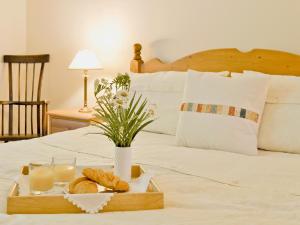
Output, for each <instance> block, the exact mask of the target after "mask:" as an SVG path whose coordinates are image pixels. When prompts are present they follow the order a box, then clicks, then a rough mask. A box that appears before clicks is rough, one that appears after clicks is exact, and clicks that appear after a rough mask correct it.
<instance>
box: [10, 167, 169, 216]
mask: <svg viewBox="0 0 300 225" xmlns="http://www.w3.org/2000/svg"><path fill="white" fill-rule="evenodd" d="M79 166H82V167H88V166H86V165H79ZM91 166H92V167H96V166H97V165H91ZM101 166H111V165H108V164H105V165H98V167H101ZM132 170H138V171H139V172H138V173H139V175H138V176H136V177H139V176H140V174H142V173H145V170H144V168H143V167H142V166H141V165H139V164H134V165H132ZM26 172H27V173H26ZM21 173H22V174H24V175H27V174H28V166H23V167H22V168H21ZM149 188H150V191H147V192H145V193H133V192H131V193H130V192H129V193H128V192H125V193H115V194H114V196H113V198H116V199H118V198H124V197H125V198H132V199H138V198H141V199H142V198H153V199H155V200H156V201H157V206H153V207H148V208H147V207H146V204H143V205H144V207H142V206H141V207H137V208H138V209H129V210H124V209H121V210H118V209H116V210H114V209H113V208H112V209H108V210H106V208H107V207H108V206H109V205H110V204H109V203H108V205H107V207H106V208H105V207H104V208H103V210H100V212H111V211H136V210H148V209H162V208H164V193H163V192H162V191H161V190H160V188H159V186H158V185H157V183H156V182H155V181H154V179H153V178H151V180H150V183H149ZM17 192H18V183H17V182H14V183H13V184H12V186H11V187H10V189H9V192H8V195H7V210H6V212H7V214H21V213H18V212H16V210H15V209H14V208H12V206H11V202H14V201H19V200H20V201H27V200H28V201H30V200H40V201H41V200H45V199H49V198H52V199H56V200H59V201H68V200H66V199H64V196H63V194H55V195H41V196H34V195H27V196H18V195H17V194H18V193H17ZM74 207H76V206H74ZM76 208H77V207H76ZM79 211H81V213H83V211H82V210H80V209H79ZM47 213H49V212H47ZM50 213H51V212H50ZM61 213H63V212H61ZM65 213H70V212H65ZM71 213H80V212H71ZM22 214H44V213H40V212H37V213H24V212H23V211H22ZM54 214H59V213H55V212H54Z"/></svg>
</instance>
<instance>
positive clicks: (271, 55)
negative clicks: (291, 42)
mask: <svg viewBox="0 0 300 225" xmlns="http://www.w3.org/2000/svg"><path fill="white" fill-rule="evenodd" d="M133 48H134V58H133V60H132V61H131V64H130V70H131V72H136V73H150V72H158V71H186V70H188V69H193V70H198V71H211V72H220V71H230V72H243V70H252V71H259V72H262V73H267V74H274V75H276V74H281V75H295V76H300V55H296V54H292V53H288V52H283V51H276V50H267V49H254V50H252V51H249V52H241V51H239V50H238V49H235V48H227V49H214V50H208V51H202V52H197V53H194V54H192V55H188V56H186V57H184V58H181V59H179V60H177V61H175V62H171V63H164V62H162V61H161V60H160V59H158V58H154V59H151V60H150V61H147V62H144V61H143V59H142V57H141V50H142V45H141V44H138V43H137V44H134V46H133Z"/></svg>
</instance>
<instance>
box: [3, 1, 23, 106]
mask: <svg viewBox="0 0 300 225" xmlns="http://www.w3.org/2000/svg"><path fill="white" fill-rule="evenodd" d="M25 51H26V0H0V99H2V100H3V99H5V98H6V97H7V73H6V72H7V68H5V67H4V66H3V60H2V59H3V58H2V57H3V55H5V54H24V53H25ZM6 100H7V99H6Z"/></svg>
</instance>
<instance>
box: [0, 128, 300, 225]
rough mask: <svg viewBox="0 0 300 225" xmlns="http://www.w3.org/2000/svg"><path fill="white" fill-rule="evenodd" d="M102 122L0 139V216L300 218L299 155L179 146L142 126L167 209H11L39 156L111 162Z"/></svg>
mask: <svg viewBox="0 0 300 225" xmlns="http://www.w3.org/2000/svg"><path fill="white" fill-rule="evenodd" d="M95 132H99V130H97V129H96V128H93V127H88V128H83V129H79V130H75V131H69V132H65V133H59V134H54V135H50V136H47V137H44V138H40V139H35V140H30V141H22V142H15V143H8V144H0V213H1V214H0V224H5V225H6V224H7V225H10V224H24V225H27V224H28V225H35V224H39V225H48V224H64V225H74V224H80V225H93V224H105V225H121V224H125V225H150V224H151V225H152V224H153V225H164V224H166V225H189V224H199V225H202V224H203V225H210V224H222V225H223V224H224V225H227V224H228V225H234V224H243V225H248V224H249V225H250V224H251V225H261V224H264V225H265V224H266V225H267V224H270V225H277V224H278V225H286V224H300V155H292V154H285V153H274V152H259V155H258V156H244V155H239V154H234V153H226V152H220V151H212V150H200V149H192V148H183V147H177V146H175V137H174V136H169V135H161V134H153V133H147V132H143V133H141V134H139V136H138V137H137V140H136V142H135V143H134V146H133V147H134V161H135V162H136V163H140V164H142V165H143V166H144V167H145V168H146V169H147V170H149V171H150V170H151V171H153V172H154V173H155V174H156V176H155V179H156V181H157V183H158V185H159V186H160V187H161V189H162V190H164V192H165V209H163V210H151V211H136V212H115V213H101V214H96V215H90V214H76V215H75V214H69V215H11V216H10V215H6V214H5V211H6V195H7V192H8V189H9V187H10V185H11V183H12V182H13V180H14V177H15V176H16V175H17V174H18V173H19V171H20V167H21V166H22V165H24V164H27V163H28V162H30V161H32V160H33V159H39V158H43V157H51V156H53V155H75V156H76V157H77V158H78V164H84V165H87V164H94V165H95V164H103V163H112V153H113V151H112V149H113V145H112V143H110V142H109V141H107V140H106V138H105V137H103V136H101V135H98V134H88V133H95Z"/></svg>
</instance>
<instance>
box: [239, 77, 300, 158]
mask: <svg viewBox="0 0 300 225" xmlns="http://www.w3.org/2000/svg"><path fill="white" fill-rule="evenodd" d="M244 74H245V76H253V75H257V74H261V73H258V72H252V71H245V72H244ZM266 76H268V77H270V87H269V91H268V97H267V103H266V106H265V111H264V115H263V117H262V122H261V127H260V131H259V136H258V147H259V148H260V149H264V150H270V151H280V152H289V153H298V154H300V138H299V135H300V77H295V76H287V75H285V76H283V75H266Z"/></svg>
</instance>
